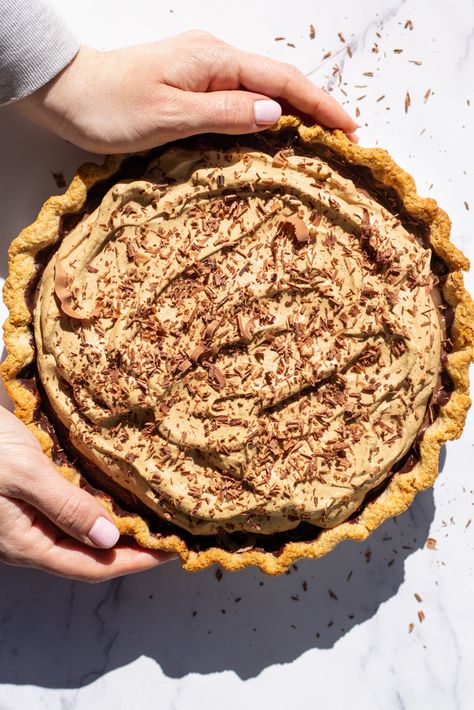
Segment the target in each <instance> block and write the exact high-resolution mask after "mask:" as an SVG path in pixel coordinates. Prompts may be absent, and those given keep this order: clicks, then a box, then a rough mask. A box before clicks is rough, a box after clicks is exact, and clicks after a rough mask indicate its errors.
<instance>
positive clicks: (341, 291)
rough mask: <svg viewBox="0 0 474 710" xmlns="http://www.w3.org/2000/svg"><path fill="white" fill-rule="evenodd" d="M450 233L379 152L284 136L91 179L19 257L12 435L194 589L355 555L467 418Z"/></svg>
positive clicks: (467, 314) (159, 156) (56, 209)
mask: <svg viewBox="0 0 474 710" xmlns="http://www.w3.org/2000/svg"><path fill="white" fill-rule="evenodd" d="M449 231H450V222H449V219H448V217H447V215H446V214H445V213H444V212H443V211H442V210H441V209H439V208H438V206H437V204H436V202H435V201H434V200H432V199H424V198H420V197H419V196H418V195H417V193H416V189H415V184H414V182H413V179H412V178H411V177H410V176H409V175H408V174H407V173H405V172H404V171H403V170H401V169H400V168H399V167H398V166H397V165H396V164H395V163H394V162H393V160H392V159H391V158H390V157H389V155H388V154H387V153H386V151H383V150H380V149H370V150H369V149H364V148H361V147H358V146H356V145H354V144H352V143H351V142H350V141H349V140H348V139H347V138H346V137H345V136H344V135H343V134H342V133H341V132H339V131H334V132H330V131H325V130H323V129H322V128H320V127H319V126H306V125H304V124H303V123H301V121H300V120H299V119H297V118H295V117H292V116H287V117H284V118H283V119H282V120H281V121H280V122H279V124H278V125H277V127H276V128H275V129H271V130H267V131H265V132H264V133H259V134H255V135H250V136H247V135H246V136H237V137H236V136H217V135H208V136H199V137H193V138H188V139H184V140H181V141H178V142H176V143H173V144H168V145H167V146H164V147H161V148H157V149H154V150H151V151H148V152H146V153H141V154H136V155H129V156H112V157H109V158H107V159H106V161H105V163H104V165H103V166H97V165H92V164H88V165H85V166H83V167H82V168H80V169H79V171H78V173H77V174H76V176H75V177H74V179H73V181H72V183H71V185H70V186H69V188H68V190H67V191H66V192H65V194H64V195H62V196H60V197H52V198H50V199H49V200H48V201H47V202H46V203H45V205H44V207H43V209H42V210H41V212H40V214H39V216H38V218H37V220H36V222H35V223H34V224H33V225H31V226H30V227H28V228H26V229H25V230H24V231H23V232H22V233H21V234H20V235H19V236H18V238H17V239H16V240H15V241H14V242H13V244H12V246H11V248H10V262H9V264H10V265H9V276H8V280H7V282H6V286H5V291H4V295H5V301H6V303H7V305H8V307H9V309H10V316H9V318H8V320H7V322H6V325H5V341H6V345H7V349H8V357H7V359H6V360H5V362H4V363H3V365H2V375H3V378H4V381H5V384H6V386H7V388H8V391H9V393H10V396H11V397H12V399H13V401H14V403H15V412H16V414H17V416H19V417H20V418H21V419H22V420H23V421H24V422H26V423H27V424H28V425H29V426H30V428H31V430H32V431H33V432H34V433H35V434H36V436H37V437H38V439H39V440H40V442H41V444H42V446H43V448H44V451H45V452H46V453H47V455H48V456H50V457H51V458H52V460H53V461H54V462H55V464H56V465H57V467H58V468H59V470H60V471H61V473H62V474H63V475H64V476H66V477H67V478H68V479H69V480H71V481H72V482H73V483H75V484H77V485H80V486H82V487H84V488H85V489H87V490H88V491H90V492H91V493H93V494H94V495H96V496H98V497H99V499H100V500H101V502H102V503H103V505H104V506H105V507H106V508H107V509H108V510H109V512H110V513H111V514H112V516H113V518H114V520H115V522H116V524H117V525H118V527H119V529H120V531H121V532H122V534H124V535H130V536H133V537H134V538H135V540H136V541H137V542H138V543H139V544H140V545H142V546H144V547H149V548H156V549H162V550H175V551H176V552H178V554H179V556H180V558H181V561H182V564H183V567H184V568H185V569H187V570H197V569H202V568H204V567H207V566H209V565H211V564H213V563H215V562H217V563H219V564H220V565H221V566H222V567H223V568H225V569H229V570H235V569H239V568H242V567H245V566H248V565H257V566H258V567H260V569H261V570H263V571H264V572H267V573H268V574H278V573H281V572H283V571H285V570H286V569H287V568H288V566H289V565H290V564H291V563H293V562H294V561H295V560H296V559H298V558H300V557H319V556H321V555H324V554H326V553H327V552H329V551H330V550H331V549H332V548H334V546H335V545H336V544H337V543H338V542H340V541H342V540H347V539H356V540H363V539H365V538H366V537H367V536H368V535H369V534H370V532H371V531H372V530H374V528H376V527H377V526H379V525H380V524H381V523H382V522H383V521H384V520H385V519H387V518H388V517H390V516H393V515H397V514H398V513H401V512H402V511H404V510H405V509H406V508H407V507H408V506H409V505H410V503H411V502H412V500H413V498H414V496H415V494H416V493H417V492H418V491H420V490H422V489H424V488H427V487H428V486H430V485H432V483H433V481H434V479H435V477H436V475H437V471H438V456H439V450H440V447H441V446H442V445H443V443H444V442H445V441H446V440H448V439H453V438H456V437H458V436H459V435H460V434H461V431H462V428H463V424H464V420H465V416H466V412H467V409H468V407H469V405H470V400H469V394H468V389H469V383H468V366H469V363H470V362H471V361H472V359H473V324H474V310H473V302H472V301H471V299H470V297H469V295H468V293H467V292H466V290H465V288H464V286H463V278H462V271H463V270H466V269H467V268H468V267H469V263H468V260H467V259H466V258H465V256H464V255H463V254H462V253H461V252H460V251H459V250H458V249H457V248H456V247H455V246H454V245H453V244H452V243H451V242H450V241H449Z"/></svg>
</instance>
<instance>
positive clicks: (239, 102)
mask: <svg viewBox="0 0 474 710" xmlns="http://www.w3.org/2000/svg"><path fill="white" fill-rule="evenodd" d="M185 104H186V105H185V107H184V111H185V112H186V113H185V114H184V115H187V116H190V117H193V119H192V122H193V124H194V128H195V130H194V132H195V133H228V134H238V133H253V132H254V131H258V130H264V129H265V128H268V127H269V126H272V125H273V124H274V123H276V122H277V121H278V119H279V118H280V116H281V106H280V104H279V103H278V102H277V101H273V100H272V99H268V98H267V97H265V96H262V95H261V94H254V93H252V92H250V91H209V92H207V93H200V92H186V101H185Z"/></svg>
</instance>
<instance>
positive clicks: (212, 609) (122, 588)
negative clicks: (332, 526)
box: [0, 449, 445, 688]
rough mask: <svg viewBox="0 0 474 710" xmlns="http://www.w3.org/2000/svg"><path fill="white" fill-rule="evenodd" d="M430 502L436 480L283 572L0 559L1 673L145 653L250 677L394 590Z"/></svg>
mask: <svg viewBox="0 0 474 710" xmlns="http://www.w3.org/2000/svg"><path fill="white" fill-rule="evenodd" d="M444 460H445V450H444V449H443V451H442V458H441V467H442V466H443V465H444ZM434 512H435V506H434V499H433V491H432V489H429V490H428V491H424V492H422V493H420V494H419V495H418V496H417V497H416V499H415V502H414V503H413V505H412V506H411V507H410V508H409V510H408V511H406V512H405V513H404V514H403V515H401V516H399V517H398V518H394V519H390V520H389V521H387V522H386V523H385V524H384V525H383V526H381V527H380V528H379V529H378V530H377V531H376V532H375V533H374V534H373V535H372V536H371V538H370V539H369V540H368V541H367V542H365V543H356V542H346V543H342V544H341V545H339V546H338V547H337V548H336V549H335V550H334V551H333V552H332V553H331V554H330V555H329V556H327V557H325V558H322V559H321V560H303V561H301V562H299V563H298V564H297V565H294V566H293V567H292V568H291V570H290V572H289V573H287V574H284V575H280V576H277V577H268V576H266V575H264V574H262V573H260V572H259V571H258V570H255V569H246V570H243V571H241V572H239V573H229V572H224V573H223V575H222V576H221V575H219V574H216V569H215V568H213V569H208V570H204V571H202V572H197V573H193V574H189V573H186V572H184V571H183V570H182V569H181V568H180V567H179V564H178V562H171V563H168V564H166V565H163V566H161V567H158V568H155V569H154V570H151V571H149V572H146V573H142V574H140V575H131V576H129V577H127V578H122V579H117V580H112V581H111V582H107V583H103V584H99V585H87V584H83V583H79V582H73V581H70V580H65V579H61V578H59V577H54V576H50V575H47V574H44V573H42V572H39V571H36V570H27V569H21V568H15V567H7V566H0V615H1V618H0V638H1V643H0V683H15V684H33V685H37V686H41V687H51V688H76V687H82V686H84V685H87V684H89V683H91V682H93V681H94V680H95V679H97V678H98V677H100V676H102V675H104V674H106V673H108V672H110V671H112V670H113V669H115V668H120V667H122V666H125V665H128V664H130V663H132V662H133V661H134V660H135V659H137V658H138V657H140V656H147V657H149V658H152V659H154V660H155V661H156V663H157V664H159V666H160V667H161V669H162V671H163V673H164V674H165V675H166V676H168V677H172V678H180V677H183V676H185V675H187V674H188V673H199V674H208V673H214V672H220V671H224V670H232V671H234V672H235V673H236V674H237V675H238V676H239V677H240V678H242V679H248V678H253V677H255V676H257V675H258V674H259V673H260V672H261V671H262V670H263V669H265V668H266V667H268V666H271V665H273V664H281V663H289V662H291V661H293V660H294V659H295V658H298V657H299V656H301V654H303V653H304V652H305V651H307V650H309V649H311V648H314V647H319V648H331V647H332V646H334V644H335V643H336V642H337V641H338V640H339V639H340V638H341V637H343V636H344V635H345V634H347V633H350V631H351V629H352V628H353V627H354V626H357V625H358V624H363V623H364V622H365V621H366V620H367V619H369V618H371V617H372V616H373V615H374V614H375V613H376V611H377V609H378V608H379V606H380V605H381V604H382V603H383V602H385V601H387V600H388V599H390V598H391V597H393V596H394V595H395V594H396V593H397V590H398V588H399V587H400V585H401V583H402V582H403V579H404V565H405V560H406V559H407V558H408V557H409V556H410V555H412V554H413V552H415V551H416V550H419V549H420V548H423V546H424V545H425V542H426V539H427V537H428V534H429V528H430V524H431V521H432V520H433V517H434ZM424 554H427V555H429V554H433V553H431V552H430V551H429V550H426V551H425V552H424ZM401 623H403V622H401Z"/></svg>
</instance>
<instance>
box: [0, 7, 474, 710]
mask: <svg viewBox="0 0 474 710" xmlns="http://www.w3.org/2000/svg"><path fill="white" fill-rule="evenodd" d="M56 4H57V6H58V7H59V8H60V11H61V12H62V13H63V14H64V16H65V17H66V18H67V19H68V20H69V21H70V23H71V25H72V26H73V27H74V28H75V29H76V31H77V32H78V33H80V35H81V36H82V37H83V39H84V41H85V42H87V43H89V44H93V45H95V46H97V47H100V48H107V47H112V46H119V45H122V44H127V43H136V42H140V41H147V40H152V39H155V38H159V37H162V36H166V35H169V34H173V33H177V32H179V31H182V30H185V29H190V28H192V27H201V28H204V29H208V30H210V31H212V32H214V33H215V34H218V35H220V36H221V37H223V38H224V39H225V40H227V41H229V42H232V43H234V44H237V45H239V46H241V47H242V48H245V49H251V50H254V51H259V52H261V53H264V54H268V55H271V56H272V57H276V58H279V59H283V60H285V61H292V62H293V63H295V64H297V65H298V66H299V67H300V68H301V69H303V70H304V71H305V72H307V73H308V74H310V76H311V78H312V79H313V80H314V81H315V82H318V83H320V84H322V85H325V86H326V87H329V88H332V89H333V90H334V94H335V95H336V96H337V97H338V98H339V99H341V100H343V101H344V102H346V103H347V106H348V108H349V109H350V110H351V111H352V112H354V111H355V109H356V107H359V108H360V112H361V114H360V122H361V123H362V124H363V127H362V129H361V131H360V137H361V142H362V144H363V145H367V146H370V145H375V144H379V145H381V146H384V147H386V148H387V149H388V150H389V151H390V152H391V153H392V155H393V156H394V157H395V158H396V159H397V160H398V161H399V163H400V164H401V165H402V166H403V167H405V168H407V169H408V170H410V171H411V172H412V173H413V174H414V176H415V178H416V180H417V184H418V187H419V190H420V192H421V194H429V195H432V196H433V197H436V198H437V199H438V201H439V203H440V204H441V205H442V206H443V207H444V208H445V209H446V210H447V212H448V213H449V215H450V216H451V218H452V221H453V240H454V242H455V243H456V244H457V245H458V246H460V247H461V248H462V249H463V250H464V251H465V252H466V253H467V254H468V255H469V256H470V257H471V259H474V238H473V236H472V232H473V226H474V225H473V219H472V214H473V210H474V195H473V185H474V182H473V175H472V170H473V168H472V166H473V164H474V141H473V139H472V132H473V128H474V121H473V112H474V2H469V1H468V0H456V2H450V3H446V2H445V0H435V1H433V2H421V1H418V2H414V1H410V0H405V1H402V0H378V1H376V0H366V1H365V2H364V3H362V2H359V3H354V2H350V0H344V1H343V0H333V1H332V2H329V3H322V2H320V3H316V2H314V1H313V2H311V1H307V0H292V2H291V3H284V2H282V1H281V0H273V2H271V3H270V2H260V3H257V2H253V3H252V4H251V3H250V2H242V3H241V6H240V8H239V9H237V5H236V3H229V2H224V1H223V0H221V2H214V1H212V2H199V3H197V2H192V0H188V1H187V2H185V1H184V0H183V1H182V2H179V1H178V0H170V1H169V2H167V3H165V2H159V3H158V2H153V1H152V0H148V1H146V0H135V1H134V2H133V3H129V2H123V1H118V0H115V1H114V2H111V0H107V1H105V0H102V2H97V1H92V0H82V1H81V2H80V3H67V2H65V1H63V2H59V1H57V2H56ZM409 19H411V20H412V22H413V29H412V30H410V29H409V28H408V27H407V28H405V23H406V21H407V20H409ZM310 23H314V25H315V26H316V31H317V35H316V39H314V40H311V39H309V36H308V35H309V25H310ZM339 32H341V33H342V38H340V37H339V36H338V33H339ZM282 35H283V36H285V37H286V38H287V39H286V41H288V42H290V43H293V44H295V45H296V46H295V47H290V46H287V45H286V41H281V42H275V41H274V38H275V37H277V36H282ZM343 39H345V42H344V41H343ZM375 45H377V46H378V48H379V51H378V52H374V51H373V49H374V48H375ZM348 46H350V47H351V50H352V57H350V56H349V53H348V51H347V47H348ZM396 49H402V50H403V51H402V52H399V53H397V52H394V50H396ZM327 51H331V52H332V55H331V57H329V58H327V59H326V60H323V59H322V57H323V55H324V53H325V52H327ZM410 60H412V61H410ZM413 62H421V63H420V64H416V63H413ZM335 65H337V66H338V67H339V68H340V69H341V71H342V75H341V76H342V78H341V79H339V73H337V72H336V73H335V75H334V74H333V68H334V66H335ZM364 72H373V77H371V76H364ZM428 89H431V95H430V96H429V98H427V99H426V100H424V98H423V97H424V96H425V95H426V92H427V91H428ZM407 91H408V92H409V94H410V98H411V105H410V107H409V110H408V112H407V113H405V109H404V101H405V95H406V92H407ZM381 96H383V97H384V98H381V99H379V97H381ZM361 97H364V98H361ZM378 99H379V100H378ZM469 100H471V103H472V104H473V105H472V106H470V107H469V105H468V101H469ZM0 136H1V159H0V185H1V189H0V237H1V254H2V260H1V266H0V269H1V270H0V275H1V276H2V277H3V276H4V275H5V252H6V247H7V244H8V243H9V241H10V240H11V238H13V237H14V236H15V234H16V233H17V232H18V230H19V229H20V228H21V227H23V226H25V225H26V224H28V223H29V222H30V221H31V220H32V219H33V218H34V216H35V214H36V212H37V210H38V208H39V207H40V205H41V204H42V202H43V201H44V199H45V198H46V197H48V196H49V195H50V194H52V193H54V192H55V191H56V187H55V184H54V182H53V178H52V176H51V171H55V172H63V173H64V174H65V175H66V177H67V178H69V177H70V176H71V175H72V172H73V170H74V168H75V167H76V166H77V165H78V164H79V163H80V162H81V161H82V160H83V159H84V157H85V154H84V153H83V152H82V151H80V150H77V149H75V148H73V147H72V146H70V145H68V144H65V143H64V142H62V141H60V140H58V139H56V138H54V137H52V136H50V135H47V134H46V133H45V132H44V131H42V130H39V129H37V128H34V127H32V126H30V125H28V124H26V122H24V121H22V120H20V119H19V118H18V117H17V116H16V115H15V113H14V112H13V110H12V109H11V108H9V109H4V110H0ZM11 177H13V180H11V179H10V178H11ZM464 201H466V202H467V203H471V211H469V210H468V209H467V208H466V206H465V204H464ZM467 282H468V283H469V284H470V288H471V290H472V291H474V289H473V286H474V276H473V275H472V274H471V275H469V276H468V277H467ZM473 447H474V416H473V413H471V415H470V417H469V420H468V423H467V426H466V429H465V432H464V435H463V437H462V439H461V440H460V441H457V442H453V443H450V444H448V446H447V447H446V450H445V452H444V453H443V461H444V465H443V467H442V473H441V475H440V476H439V478H438V480H437V482H436V485H435V486H434V489H433V490H429V491H427V492H425V493H423V494H421V495H419V496H418V497H417V499H416V501H415V503H414V505H413V506H412V507H411V509H410V510H409V511H408V512H407V513H405V514H404V515H402V516H400V517H399V518H398V519H397V520H394V521H389V522H388V523H386V524H385V525H384V526H383V527H382V528H380V529H379V530H378V531H377V532H376V533H375V534H374V535H373V536H372V538H371V539H370V541H369V542H368V543H363V544H356V543H345V544H343V545H341V546H340V547H339V548H337V549H336V550H335V551H334V552H333V553H331V555H330V556H329V557H327V558H325V559H322V560H320V561H304V562H301V563H300V564H298V565H297V569H292V570H291V573H290V574H288V575H283V576H281V577H277V578H268V577H265V576H264V575H262V574H260V573H259V572H256V571H253V570H246V571H244V572H241V573H238V574H231V573H224V575H223V578H222V579H221V580H220V581H219V580H218V579H217V578H216V576H215V570H214V569H213V570H207V571H204V572H201V573H196V574H189V573H184V572H183V571H181V570H180V568H179V565H178V563H170V564H168V565H165V566H163V567H162V568H158V569H156V570H153V571H151V572H147V573H145V574H141V575H136V576H131V577H128V578H125V579H120V580H117V581H113V582H111V583H106V584H102V585H97V586H87V585H84V584H80V583H74V582H71V581H67V580H63V579H60V578H56V577H52V576H48V575H46V574H42V573H40V572H36V571H31V570H26V569H18V568H11V567H6V566H0V710H20V709H21V710H23V708H29V710H36V709H39V708H47V709H48V710H69V709H72V708H74V709H78V710H83V709H85V708H98V707H100V708H112V707H113V708H114V709H115V710H122V709H123V710H125V709H127V710H129V709H130V708H133V710H142V709H143V710H145V709H147V710H148V708H152V707H153V708H155V707H159V708H174V709H176V710H194V708H217V707H221V706H224V707H225V708H226V710H234V708H235V709H237V708H241V707H251V708H253V707H257V706H260V707H262V708H267V707H272V708H274V709H275V710H279V709H280V708H286V707H289V706H290V705H292V706H294V707H299V706H301V704H302V703H304V704H305V705H306V704H309V705H311V706H314V707H317V706H318V705H320V704H321V705H323V706H325V707H330V708H336V710H337V709H338V708H343V707H351V709H352V710H359V709H362V708H363V709H364V710H379V709H380V708H383V709H384V710H392V709H395V708H409V709H410V710H411V709H416V710H418V709H419V708H421V709H423V710H424V709H425V708H430V710H437V709H438V708H439V709H440V710H441V709H442V710H455V709H460V710H465V709H468V708H472V707H474V676H473V673H472V669H473V666H474V644H473V643H472V632H473V628H474V604H473V598H474V575H473V560H474V524H473V525H470V526H469V525H468V522H469V520H470V519H471V516H472V517H474V509H473V505H474V491H473V488H474V481H473V479H472V469H473V461H474V448H473ZM428 536H431V537H434V538H436V539H437V541H438V542H437V549H436V550H430V549H428V548H427V547H426V540H427V538H428ZM305 581H306V583H307V585H305V586H307V589H306V591H305V589H304V586H303V582H305ZM415 593H417V594H419V595H421V597H422V601H421V602H418V601H417V600H416V598H415V596H414V594H415ZM237 599H240V601H237ZM420 611H423V612H424V614H425V620H424V621H423V622H420V620H419V618H418V612H420ZM409 623H413V624H414V630H413V632H412V633H408V625H409Z"/></svg>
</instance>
